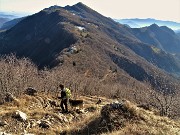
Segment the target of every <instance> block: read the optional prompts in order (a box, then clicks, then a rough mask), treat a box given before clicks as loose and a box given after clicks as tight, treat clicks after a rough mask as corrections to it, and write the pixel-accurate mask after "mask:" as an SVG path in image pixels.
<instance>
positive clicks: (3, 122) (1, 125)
mask: <svg viewBox="0 0 180 135" xmlns="http://www.w3.org/2000/svg"><path fill="white" fill-rule="evenodd" d="M5 125H8V124H7V122H6V121H0V127H4V126H5Z"/></svg>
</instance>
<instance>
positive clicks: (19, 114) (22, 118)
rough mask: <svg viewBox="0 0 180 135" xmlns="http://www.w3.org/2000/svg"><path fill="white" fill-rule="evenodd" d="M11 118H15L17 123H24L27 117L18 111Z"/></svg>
mask: <svg viewBox="0 0 180 135" xmlns="http://www.w3.org/2000/svg"><path fill="white" fill-rule="evenodd" d="M12 117H13V118H16V119H17V120H19V121H26V120H27V115H26V114H25V113H23V112H21V111H19V110H17V111H16V112H15V113H14V114H13V115H12Z"/></svg>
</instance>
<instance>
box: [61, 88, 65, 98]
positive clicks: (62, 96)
mask: <svg viewBox="0 0 180 135" xmlns="http://www.w3.org/2000/svg"><path fill="white" fill-rule="evenodd" d="M61 99H66V92H65V90H61Z"/></svg>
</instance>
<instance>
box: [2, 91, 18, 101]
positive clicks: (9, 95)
mask: <svg viewBox="0 0 180 135" xmlns="http://www.w3.org/2000/svg"><path fill="white" fill-rule="evenodd" d="M15 99H16V98H15V97H14V95H13V94H11V93H9V92H8V93H6V94H5V98H4V100H5V101H6V102H12V101H14V100H15Z"/></svg>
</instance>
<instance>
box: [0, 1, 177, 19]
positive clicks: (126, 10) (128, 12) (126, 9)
mask: <svg viewBox="0 0 180 135" xmlns="http://www.w3.org/2000/svg"><path fill="white" fill-rule="evenodd" d="M78 2H83V3H84V4H86V5H87V6H89V7H91V8H93V9H94V10H96V11H98V12H100V13H101V14H103V15H105V16H107V17H111V18H116V19H119V18H155V19H160V20H171V21H176V22H180V0H0V11H15V12H30V13H36V12H38V11H40V10H42V9H44V8H46V7H49V6H52V5H59V6H65V5H73V4H75V3H78Z"/></svg>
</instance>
